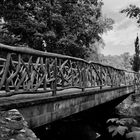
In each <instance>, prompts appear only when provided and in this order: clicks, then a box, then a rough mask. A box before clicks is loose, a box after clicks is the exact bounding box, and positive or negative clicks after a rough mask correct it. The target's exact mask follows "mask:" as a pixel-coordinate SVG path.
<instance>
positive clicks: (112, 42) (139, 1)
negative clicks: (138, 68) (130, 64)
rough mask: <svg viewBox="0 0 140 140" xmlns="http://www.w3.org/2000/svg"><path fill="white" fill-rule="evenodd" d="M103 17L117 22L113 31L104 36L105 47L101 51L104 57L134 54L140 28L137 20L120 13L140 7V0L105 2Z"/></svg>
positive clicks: (104, 0)
mask: <svg viewBox="0 0 140 140" xmlns="http://www.w3.org/2000/svg"><path fill="white" fill-rule="evenodd" d="M103 2H104V6H103V15H104V16H105V17H110V18H112V19H113V20H114V21H115V24H114V25H113V30H111V31H108V32H107V33H104V34H103V36H102V37H103V40H104V42H105V47H104V48H103V49H101V53H103V54H104V55H120V54H123V53H125V52H129V53H130V54H131V55H132V54H134V49H135V47H134V41H135V39H136V36H137V33H138V35H139V38H140V27H139V28H138V24H137V23H136V21H135V19H129V18H128V17H126V15H125V14H121V13H119V11H120V10H121V9H124V8H126V7H128V6H129V4H135V5H137V6H139V7H140V0H103Z"/></svg>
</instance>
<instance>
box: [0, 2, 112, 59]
mask: <svg viewBox="0 0 140 140" xmlns="http://www.w3.org/2000/svg"><path fill="white" fill-rule="evenodd" d="M102 5H103V3H102V1H100V0H88V1H87V0H24V1H23V0H1V1H0V9H1V10H0V18H1V19H3V21H4V22H1V23H2V26H1V29H2V31H0V38H1V40H0V42H2V43H4V44H9V45H18V46H19V45H24V46H25V45H26V46H28V47H31V48H35V49H38V50H42V51H45V50H46V51H49V52H56V53H61V54H67V55H72V56H75V57H82V58H86V57H87V55H88V52H89V51H90V49H91V48H92V46H93V44H94V43H95V42H96V41H100V40H102V38H101V34H103V33H104V32H106V31H108V30H111V29H112V24H113V20H112V19H110V18H104V17H103V16H102V12H101V9H102ZM9 38H10V39H9ZM43 41H45V45H43V43H42V42H43Z"/></svg>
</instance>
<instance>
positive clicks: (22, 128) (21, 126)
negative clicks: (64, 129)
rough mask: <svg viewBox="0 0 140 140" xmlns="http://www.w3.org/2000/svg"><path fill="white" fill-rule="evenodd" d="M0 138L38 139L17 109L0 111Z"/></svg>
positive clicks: (16, 139)
mask: <svg viewBox="0 0 140 140" xmlns="http://www.w3.org/2000/svg"><path fill="white" fill-rule="evenodd" d="M0 140H39V139H38V138H37V137H36V135H35V134H34V133H33V131H32V130H30V129H29V128H28V125H27V122H26V121H25V120H24V118H23V116H22V115H21V114H20V113H19V111H18V110H16V109H12V110H9V111H1V112H0Z"/></svg>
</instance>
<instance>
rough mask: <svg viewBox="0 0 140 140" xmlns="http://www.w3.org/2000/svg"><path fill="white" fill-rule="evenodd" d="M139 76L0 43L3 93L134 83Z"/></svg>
mask: <svg viewBox="0 0 140 140" xmlns="http://www.w3.org/2000/svg"><path fill="white" fill-rule="evenodd" d="M139 77H140V76H139V73H136V72H133V71H127V70H122V69H118V68H114V67H112V66H109V65H104V64H100V63H96V62H88V61H86V60H83V59H81V58H76V57H71V56H66V55H61V54H55V53H49V52H42V51H38V50H34V49H31V48H27V47H13V46H9V45H4V44H0V93H6V95H12V94H15V93H16V94H18V93H20V92H22V93H23V92H24V93H36V92H50V91H52V93H53V94H52V95H56V92H57V91H58V90H63V89H67V88H80V89H82V91H85V90H86V88H95V87H100V88H103V87H106V86H111V87H119V86H122V85H134V83H136V82H139V79H140V78H139ZM2 95H3V94H2ZM2 95H1V94H0V96H2Z"/></svg>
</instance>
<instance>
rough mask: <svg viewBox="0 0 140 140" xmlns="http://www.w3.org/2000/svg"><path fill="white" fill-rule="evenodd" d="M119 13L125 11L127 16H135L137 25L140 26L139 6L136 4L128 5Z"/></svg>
mask: <svg viewBox="0 0 140 140" xmlns="http://www.w3.org/2000/svg"><path fill="white" fill-rule="evenodd" d="M120 12H121V13H126V16H128V17H129V18H135V19H136V20H137V23H138V25H139V26H140V8H139V7H138V6H136V5H129V6H128V7H127V8H126V9H123V10H121V11H120Z"/></svg>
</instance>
